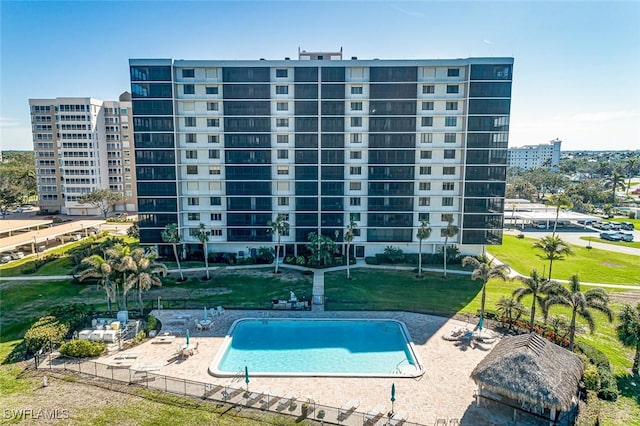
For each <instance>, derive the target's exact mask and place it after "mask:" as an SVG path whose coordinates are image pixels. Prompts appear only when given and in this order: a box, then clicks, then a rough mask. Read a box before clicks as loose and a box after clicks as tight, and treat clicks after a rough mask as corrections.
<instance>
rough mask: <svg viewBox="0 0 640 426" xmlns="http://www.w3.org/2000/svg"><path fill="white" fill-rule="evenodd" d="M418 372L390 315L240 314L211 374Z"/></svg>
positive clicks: (403, 330) (398, 325)
mask: <svg viewBox="0 0 640 426" xmlns="http://www.w3.org/2000/svg"><path fill="white" fill-rule="evenodd" d="M245 366H247V368H248V369H249V371H250V375H302V376H305V375H307V376H308V375H327V376H359V375H360V376H412V377H413V376H418V375H420V374H422V367H421V366H420V363H419V361H418V360H417V357H416V356H415V354H414V352H413V349H412V345H411V343H410V338H409V334H408V332H407V330H406V327H405V326H404V324H403V323H401V322H399V321H395V320H301V319H268V320H264V319H243V320H238V321H236V322H235V323H234V325H233V326H232V327H231V330H230V332H229V336H227V338H226V340H225V343H224V344H223V346H222V348H221V349H220V351H219V353H218V356H216V358H215V359H214V362H213V364H212V368H211V369H210V370H212V373H213V374H219V375H229V374H237V373H238V371H240V370H244V367H245Z"/></svg>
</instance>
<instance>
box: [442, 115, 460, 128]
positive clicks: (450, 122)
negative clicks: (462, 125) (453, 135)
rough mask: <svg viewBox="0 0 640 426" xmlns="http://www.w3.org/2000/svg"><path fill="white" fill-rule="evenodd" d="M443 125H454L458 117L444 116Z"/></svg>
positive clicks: (456, 123)
mask: <svg viewBox="0 0 640 426" xmlns="http://www.w3.org/2000/svg"><path fill="white" fill-rule="evenodd" d="M444 125H445V126H446V127H455V126H457V125H458V117H445V118H444Z"/></svg>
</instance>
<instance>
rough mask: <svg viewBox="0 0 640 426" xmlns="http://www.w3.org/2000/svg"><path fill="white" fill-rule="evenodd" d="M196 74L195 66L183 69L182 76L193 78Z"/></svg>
mask: <svg viewBox="0 0 640 426" xmlns="http://www.w3.org/2000/svg"><path fill="white" fill-rule="evenodd" d="M195 76H196V71H195V70H194V69H193V68H189V69H187V68H185V69H183V70H182V78H193V77H195Z"/></svg>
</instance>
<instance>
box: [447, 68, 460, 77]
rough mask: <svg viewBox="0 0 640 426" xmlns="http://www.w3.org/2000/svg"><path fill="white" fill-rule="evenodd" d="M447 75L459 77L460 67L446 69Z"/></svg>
mask: <svg viewBox="0 0 640 426" xmlns="http://www.w3.org/2000/svg"><path fill="white" fill-rule="evenodd" d="M447 77H460V68H449V69H447Z"/></svg>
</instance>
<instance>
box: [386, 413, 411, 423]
mask: <svg viewBox="0 0 640 426" xmlns="http://www.w3.org/2000/svg"><path fill="white" fill-rule="evenodd" d="M406 421H407V413H406V412H404V411H397V412H395V413H393V416H391V418H390V419H389V425H391V426H396V425H399V424H402V423H404V422H406Z"/></svg>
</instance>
